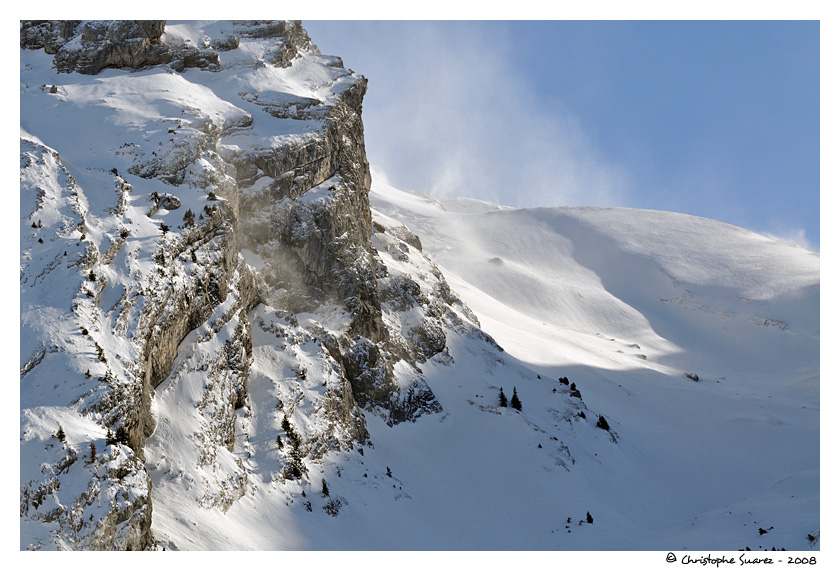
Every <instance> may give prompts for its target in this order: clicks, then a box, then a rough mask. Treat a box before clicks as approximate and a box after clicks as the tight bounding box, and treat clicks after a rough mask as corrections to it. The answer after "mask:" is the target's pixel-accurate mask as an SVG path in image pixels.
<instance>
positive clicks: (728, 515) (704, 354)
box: [20, 21, 819, 550]
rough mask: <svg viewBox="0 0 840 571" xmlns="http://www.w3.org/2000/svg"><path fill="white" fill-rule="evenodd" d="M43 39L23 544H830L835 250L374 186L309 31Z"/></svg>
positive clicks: (228, 27)
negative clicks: (822, 407) (825, 406)
mask: <svg viewBox="0 0 840 571" xmlns="http://www.w3.org/2000/svg"><path fill="white" fill-rule="evenodd" d="M21 48H22V49H21V87H20V96H21V136H20V181H21V182H20V194H21V202H20V207H21V208H20V217H21V227H20V230H21V233H20V246H21V248H20V250H21V255H20V292H21V298H20V300H21V324H20V341H21V351H20V394H21V399H20V400H21V414H20V423H21V424H20V446H21V473H20V490H21V493H20V503H21V514H20V515H21V535H20V544H21V549H162V548H166V549H182V550H189V549H202V550H215V549H229V550H233V549H344V550H351V549H352V550H356V549H365V550H371V549H441V550H442V549H487V550H495V549H534V550H537V549H561V550H562V549H597V550H604V549H660V548H662V549H665V548H667V549H682V548H691V549H738V548H744V547H746V546H750V547H751V548H753V549H757V548H762V547H777V548H786V549H811V548H814V547H818V541H817V542H811V541H810V540H809V539H808V534H811V535H812V536H813V537H818V536H819V455H818V442H819V430H818V419H819V364H818V357H819V316H818V308H819V257H818V256H816V255H814V254H810V253H807V252H804V251H802V250H800V249H798V248H796V247H793V246H791V245H788V244H784V243H780V242H776V241H772V240H767V239H764V238H761V237H758V236H755V235H754V234H750V233H748V232H745V231H743V230H739V229H736V228H732V227H730V226H726V225H722V224H719V223H715V222H712V221H708V220H699V219H696V218H692V217H686V216H682V215H676V214H669V213H657V212H640V211H632V210H610V209H608V210H596V209H545V210H523V211H516V210H511V209H501V208H498V207H494V206H492V205H487V204H485V203H481V202H477V201H471V200H453V201H446V202H445V203H440V202H435V201H433V200H431V199H429V198H428V197H425V196H421V195H417V194H409V193H404V192H401V191H398V190H396V189H392V188H389V187H387V186H385V185H382V184H378V183H377V184H376V185H375V186H374V188H373V192H371V193H370V195H369V190H370V184H371V177H370V173H369V170H368V165H367V159H366V156H365V152H364V136H363V127H362V122H361V109H362V99H363V96H364V92H365V88H366V80H365V79H364V78H363V77H361V76H359V75H356V74H355V73H353V72H351V71H349V70H346V69H344V67H343V64H342V62H341V60H340V59H339V58H337V57H333V56H325V55H323V54H320V53H319V51H318V50H317V48H316V47H315V46H314V45H313V44H312V43H311V42H310V41H309V38H308V36H307V35H306V32H305V31H304V30H303V29H302V28H301V27H300V24H299V23H296V22H275V21H255V22H162V21H145V22H133V21H120V22H103V21H88V22H78V21H75V22H74V21H62V22H54V21H47V22H22V23H21ZM369 196H370V199H371V200H372V201H373V209H371V203H370V202H369ZM418 235H419V238H418ZM438 264H440V265H438ZM491 335H492V337H491ZM502 347H504V349H503V348H502ZM686 375H691V376H692V377H691V378H689V377H687V376H686ZM695 375H696V377H695ZM502 393H504V395H505V397H506V399H507V401H508V406H501V404H500V400H501V399H500V396H501V394H502ZM514 395H515V397H516V398H515V399H514ZM515 402H521V410H518V409H516V408H514V407H513V406H512V405H513V404H514V403H515ZM759 528H761V529H763V530H765V531H768V533H767V534H760V532H759Z"/></svg>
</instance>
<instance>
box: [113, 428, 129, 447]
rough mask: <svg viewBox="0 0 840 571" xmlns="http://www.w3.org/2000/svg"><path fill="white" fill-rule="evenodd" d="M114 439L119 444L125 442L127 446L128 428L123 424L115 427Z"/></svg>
mask: <svg viewBox="0 0 840 571" xmlns="http://www.w3.org/2000/svg"><path fill="white" fill-rule="evenodd" d="M116 441H117V442H119V443H120V444H125V445H126V446H128V430H126V429H125V426H122V425H120V427H119V428H118V429H117V437H116Z"/></svg>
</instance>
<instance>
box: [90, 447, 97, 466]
mask: <svg viewBox="0 0 840 571" xmlns="http://www.w3.org/2000/svg"><path fill="white" fill-rule="evenodd" d="M95 462H96V444H94V443H93V442H91V443H90V463H91V464H94V463H95Z"/></svg>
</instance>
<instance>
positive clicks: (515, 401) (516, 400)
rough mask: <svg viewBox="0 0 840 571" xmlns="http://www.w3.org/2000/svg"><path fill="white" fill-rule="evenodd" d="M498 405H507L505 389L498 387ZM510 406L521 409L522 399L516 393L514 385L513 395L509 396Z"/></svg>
mask: <svg viewBox="0 0 840 571" xmlns="http://www.w3.org/2000/svg"><path fill="white" fill-rule="evenodd" d="M499 406H504V407H507V406H508V399H507V397H506V396H505V389H504V387H503V388H500V389H499ZM510 407H511V408H514V409H516V410H519V411H521V410H522V401H520V400H519V395H517V394H516V387H513V396H512V397H510Z"/></svg>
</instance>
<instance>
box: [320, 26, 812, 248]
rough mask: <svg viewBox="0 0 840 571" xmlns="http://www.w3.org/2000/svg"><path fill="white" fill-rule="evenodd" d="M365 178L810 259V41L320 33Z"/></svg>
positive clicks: (575, 33)
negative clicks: (639, 216) (651, 212)
mask: <svg viewBox="0 0 840 571" xmlns="http://www.w3.org/2000/svg"><path fill="white" fill-rule="evenodd" d="M304 27H305V28H306V29H307V30H308V31H309V33H310V36H311V37H312V40H313V41H314V43H315V44H317V45H318V46H319V48H320V49H321V51H322V52H323V53H326V54H334V55H339V56H341V57H342V58H343V60H344V63H345V65H346V66H347V67H349V68H351V69H353V70H355V71H356V72H358V73H360V74H362V75H365V76H366V77H367V78H368V79H369V85H368V95H367V97H366V99H365V107H364V121H365V129H366V141H367V147H368V157H369V159H370V162H371V166H372V168H373V169H374V170H375V171H377V172H379V173H381V174H382V175H383V176H384V177H385V178H386V179H387V180H388V182H390V183H391V184H393V185H395V186H397V187H400V188H406V189H417V190H422V191H425V192H429V193H430V194H432V195H435V196H444V195H450V196H472V197H476V198H481V199H484V200H490V201H494V202H499V203H501V204H508V205H511V206H517V207H529V206H559V205H592V206H627V207H635V208H651V209H661V210H672V211H677V212H686V213H689V214H695V215H698V216H705V217H709V218H714V219H717V220H722V221H725V222H729V223H732V224H735V225H737V226H742V227H745V228H748V229H750V230H754V231H757V232H762V233H767V234H773V235H776V236H779V237H782V238H785V239H789V240H793V241H796V242H798V243H800V244H802V245H806V246H807V247H809V248H810V249H812V250H817V251H818V250H819V245H820V241H819V232H820V219H819V216H820V154H819V151H820V74H819V72H820V65H819V64H820V59H819V58H820V28H819V23H818V22H814V21H811V22H802V21H800V22H790V21H760V22H759V21H753V22H749V21H747V22H743V21H742V22H731V21H729V22H727V21H712V22H701V21H687V22H661V21H659V22H640V21H633V22H630V21H612V22H610V21H600V22H573V21H556V22H548V21H533V22H527V21H516V22H506V21H493V22H469V21H462V22H440V21H437V22H393V21H392V22H365V21H361V22H348V21H344V22H326V21H311V20H309V21H308V20H304Z"/></svg>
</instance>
